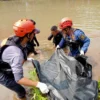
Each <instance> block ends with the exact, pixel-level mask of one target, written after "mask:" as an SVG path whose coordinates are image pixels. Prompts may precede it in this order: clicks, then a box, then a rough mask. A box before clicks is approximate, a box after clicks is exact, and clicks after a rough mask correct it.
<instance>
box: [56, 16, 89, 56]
mask: <svg viewBox="0 0 100 100" xmlns="http://www.w3.org/2000/svg"><path fill="white" fill-rule="evenodd" d="M72 25H73V22H72V20H71V19H70V18H67V17H65V18H63V19H62V20H61V22H60V24H59V28H60V29H61V31H62V33H63V38H62V40H61V42H60V43H59V45H58V46H57V48H63V47H65V46H66V45H67V46H69V47H70V54H69V55H70V56H77V55H79V54H80V55H84V54H85V53H86V52H87V50H88V47H89V45H90V39H89V38H88V37H87V36H86V35H85V33H84V32H83V31H82V30H80V29H75V28H73V27H72Z"/></svg>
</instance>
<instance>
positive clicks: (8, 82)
mask: <svg viewBox="0 0 100 100" xmlns="http://www.w3.org/2000/svg"><path fill="white" fill-rule="evenodd" d="M13 29H14V32H15V36H14V37H10V38H8V39H7V42H6V44H5V45H3V46H2V47H1V50H0V84H2V85H3V86H5V87H7V88H8V89H10V90H13V91H15V92H16V93H17V95H18V97H16V98H18V99H17V100H26V91H25V89H24V88H23V87H22V86H21V85H25V86H34V87H37V88H39V89H40V91H41V92H42V93H48V92H49V90H48V87H47V85H46V84H44V83H41V82H38V81H32V80H30V79H28V78H25V77H24V76H23V68H22V65H23V63H24V61H25V60H27V55H26V50H25V48H26V47H25V46H26V44H27V42H28V41H31V40H32V39H33V37H34V34H35V33H34V30H35V25H34V23H33V22H32V21H30V20H28V19H22V20H19V21H17V22H16V23H15V24H14V26H13Z"/></svg>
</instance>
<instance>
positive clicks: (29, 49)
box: [26, 19, 40, 55]
mask: <svg viewBox="0 0 100 100" xmlns="http://www.w3.org/2000/svg"><path fill="white" fill-rule="evenodd" d="M30 21H32V22H33V23H34V25H36V22H35V21H34V20H32V19H30ZM34 33H35V34H34V37H33V39H32V40H31V41H29V42H28V43H27V45H26V49H27V55H29V54H30V53H34V54H35V55H37V54H38V53H37V51H36V50H35V46H39V42H38V40H37V37H36V34H39V33H40V30H39V29H35V31H34Z"/></svg>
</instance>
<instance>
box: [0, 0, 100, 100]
mask: <svg viewBox="0 0 100 100" xmlns="http://www.w3.org/2000/svg"><path fill="white" fill-rule="evenodd" d="M63 17H70V18H71V19H72V20H73V27H75V28H80V29H82V30H83V31H84V32H85V34H86V35H87V36H88V37H90V39H91V44H90V47H89V50H88V52H87V55H88V56H89V58H90V61H91V63H92V64H93V78H94V79H95V80H99V79H100V0H0V40H2V39H4V38H6V37H8V36H9V35H12V34H13V33H14V32H13V29H12V25H13V23H14V22H15V21H17V20H18V19H21V18H29V19H33V20H35V21H36V27H37V28H39V29H40V30H41V33H40V34H38V35H37V38H38V40H39V42H40V47H38V48H37V50H41V52H42V60H47V59H48V58H49V57H50V56H51V55H52V53H53V51H54V49H53V44H52V41H48V40H47V37H48V36H49V34H50V27H51V26H52V25H58V24H59V22H60V20H61V18H63ZM35 58H36V59H38V60H40V61H41V59H40V57H39V56H36V57H35ZM27 66H28V65H27ZM27 69H28V68H26V70H27ZM12 95H13V93H12V92H11V91H10V90H8V89H6V88H5V87H3V86H1V85H0V100H12Z"/></svg>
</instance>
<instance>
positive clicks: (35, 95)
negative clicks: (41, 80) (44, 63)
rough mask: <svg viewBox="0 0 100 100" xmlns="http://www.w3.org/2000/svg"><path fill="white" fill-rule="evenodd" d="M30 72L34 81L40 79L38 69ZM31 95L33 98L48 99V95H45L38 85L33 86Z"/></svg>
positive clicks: (32, 99) (37, 99) (35, 99)
mask: <svg viewBox="0 0 100 100" xmlns="http://www.w3.org/2000/svg"><path fill="white" fill-rule="evenodd" d="M29 74H30V79H31V80H33V81H36V80H38V77H37V73H36V69H34V70H32V71H30V72H29ZM31 95H32V98H31V100H48V99H47V97H46V96H45V95H43V94H42V93H41V92H40V90H39V89H38V88H36V87H32V88H31Z"/></svg>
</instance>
